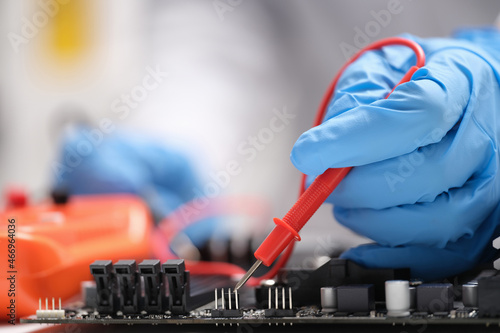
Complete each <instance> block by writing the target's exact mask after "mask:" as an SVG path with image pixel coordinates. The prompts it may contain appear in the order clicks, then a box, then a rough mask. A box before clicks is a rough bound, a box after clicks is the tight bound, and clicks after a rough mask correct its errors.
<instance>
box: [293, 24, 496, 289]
mask: <svg viewBox="0 0 500 333" xmlns="http://www.w3.org/2000/svg"><path fill="white" fill-rule="evenodd" d="M403 37H407V38H410V39H413V40H415V41H417V42H418V43H419V44H420V45H421V46H422V48H423V49H424V51H425V54H426V58H427V59H426V60H427V62H426V66H425V67H423V68H421V69H419V70H418V71H417V72H415V73H414V75H413V77H412V79H411V81H410V82H408V83H404V84H402V85H400V86H399V87H397V88H396V89H395V91H394V92H393V93H392V94H391V95H390V97H389V98H388V99H387V100H384V97H385V96H386V95H387V94H388V93H389V92H390V91H391V89H392V87H393V86H394V85H395V84H397V83H398V82H399V80H400V78H401V77H402V76H403V74H404V73H405V72H406V71H407V70H408V69H409V67H410V66H411V65H413V64H414V63H415V56H414V55H413V53H412V51H411V50H409V49H407V48H404V47H386V48H384V49H383V50H381V51H373V52H368V53H366V54H364V55H363V56H362V57H361V58H360V59H359V60H358V61H356V62H355V63H354V64H352V65H351V66H349V67H348V68H347V70H346V71H345V72H344V74H343V75H342V77H341V79H340V81H339V83H338V86H337V91H336V93H335V96H334V99H333V100H332V101H331V102H330V105H329V108H328V113H327V115H326V117H325V121H324V122H323V124H321V125H320V126H317V127H315V128H312V129H310V130H309V131H307V132H305V133H304V134H302V136H301V137H300V138H299V139H298V140H297V142H296V144H295V146H294V148H293V150H292V154H291V160H292V162H293V164H294V165H295V166H296V167H297V168H298V169H299V170H300V171H302V172H304V173H306V174H307V175H311V176H314V175H319V174H321V173H323V172H324V171H325V170H326V169H327V168H338V167H347V166H354V168H353V169H352V171H351V172H350V173H349V174H348V175H347V177H346V178H345V179H344V180H343V181H342V182H341V183H340V185H339V186H338V188H337V189H336V190H335V191H334V192H333V193H332V195H331V196H330V198H329V199H328V201H329V202H331V203H333V204H334V214H335V217H336V218H337V220H338V221H339V222H340V223H341V224H343V225H345V226H347V227H349V228H350V229H352V230H354V231H356V232H357V233H359V234H362V235H364V236H367V237H369V238H371V239H372V240H374V241H375V242H376V243H375V244H368V245H362V246H359V247H357V248H353V249H350V250H348V251H346V252H344V253H343V255H342V257H343V258H347V259H351V260H353V261H356V262H358V263H360V264H362V265H365V266H367V267H373V268H383V267H387V268H388V267H392V268H398V267H410V268H411V273H412V276H413V277H420V278H423V279H424V280H433V279H439V278H444V277H447V276H451V275H453V274H458V273H460V272H463V271H465V270H467V269H470V268H472V267H473V266H474V265H476V264H477V263H478V262H479V261H482V260H491V258H492V255H494V253H495V252H494V250H493V248H492V246H491V240H492V238H493V237H494V236H498V235H499V231H500V228H499V225H500V208H499V202H500V175H499V163H500V162H499V158H500V156H499V152H498V144H499V143H500V88H499V80H500V75H499V70H500V62H499V61H500V34H499V32H498V31H497V30H493V29H491V30H474V31H471V30H469V31H463V32H459V33H458V34H457V35H456V36H455V38H454V39H419V38H416V37H413V36H408V35H405V36H403ZM311 178H313V177H309V181H311Z"/></svg>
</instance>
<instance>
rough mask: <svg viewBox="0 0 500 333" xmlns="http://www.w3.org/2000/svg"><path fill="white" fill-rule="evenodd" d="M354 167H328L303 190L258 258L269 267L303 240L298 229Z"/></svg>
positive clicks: (260, 251)
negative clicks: (285, 250) (288, 248)
mask: <svg viewBox="0 0 500 333" xmlns="http://www.w3.org/2000/svg"><path fill="white" fill-rule="evenodd" d="M418 68H419V67H418V66H413V67H411V68H410V70H408V72H406V74H405V75H404V76H403V78H402V79H401V81H399V83H398V84H397V85H395V86H394V88H393V89H392V91H391V92H390V93H389V94H387V96H386V97H385V98H387V97H389V95H390V94H391V93H392V92H393V91H394V89H396V87H397V86H399V85H400V84H401V83H404V82H408V81H410V79H411V77H412V75H413V73H415V71H416V70H417V69H418ZM351 169H352V167H347V168H338V169H328V170H326V171H325V172H324V173H323V174H322V175H320V176H318V177H317V178H316V179H315V180H314V182H313V183H312V184H311V186H309V187H308V188H307V190H305V191H304V193H302V195H301V196H300V197H299V199H298V200H297V202H296V203H295V205H293V207H292V208H291V209H290V210H289V211H288V213H287V214H286V215H285V217H284V218H283V220H280V219H278V218H274V223H275V224H276V226H275V227H274V229H273V230H272V231H271V233H270V234H269V235H268V236H267V237H266V239H265V240H264V242H263V243H262V244H261V245H260V246H259V248H258V249H257V251H255V253H254V255H255V258H257V259H258V260H261V261H262V263H263V264H264V265H266V266H270V265H271V264H272V263H273V262H274V260H276V258H277V257H278V256H279V255H280V254H281V252H283V250H284V249H285V248H286V247H287V246H288V245H289V244H290V243H291V242H292V241H294V240H297V241H300V236H299V231H300V230H301V229H302V227H303V226H304V225H305V224H306V223H307V221H309V219H310V218H311V216H313V214H314V213H315V212H316V211H317V210H318V208H319V207H320V206H321V205H322V204H323V202H324V201H325V200H326V198H328V196H329V195H330V194H331V193H332V192H333V190H334V189H335V188H336V187H337V185H338V184H339V183H340V181H341V180H342V179H344V177H345V176H346V175H347V174H348V173H349V171H351Z"/></svg>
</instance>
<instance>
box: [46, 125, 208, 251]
mask: <svg viewBox="0 0 500 333" xmlns="http://www.w3.org/2000/svg"><path fill="white" fill-rule="evenodd" d="M89 130H90V129H88V128H83V127H81V128H78V129H77V131H74V133H71V134H70V135H67V136H66V137H65V138H64V140H63V143H62V149H61V156H60V158H59V162H58V164H57V165H56V168H55V170H54V171H55V173H56V174H55V176H56V177H55V178H56V179H55V187H56V188H64V189H67V190H68V191H69V193H70V194H103V193H131V194H135V195H138V196H140V197H142V198H143V199H144V200H145V201H146V203H147V204H148V205H149V207H150V209H151V211H152V213H153V216H154V218H155V220H156V221H159V220H161V219H163V218H164V217H166V216H167V215H168V214H169V213H171V212H172V211H173V210H175V209H177V208H179V207H180V206H181V205H182V204H183V203H186V202H188V201H191V200H192V199H194V197H195V192H194V189H195V188H197V187H198V186H199V185H200V184H199V181H198V178H197V177H196V175H195V172H194V170H193V168H192V167H191V163H190V161H189V160H188V158H187V157H186V156H185V155H184V153H181V152H180V151H176V150H174V149H168V148H166V147H164V146H163V145H162V144H160V143H159V142H157V141H155V140H153V139H150V138H147V137H144V136H141V135H138V134H134V133H131V132H126V131H120V130H116V131H115V132H113V133H111V134H108V135H106V136H105V137H104V138H102V140H101V141H99V142H98V143H97V144H92V143H91V141H90V140H89V135H88V133H89ZM85 133H87V134H85ZM88 147H90V149H88V151H89V152H90V153H89V154H87V153H86V152H87V150H86V149H87V148H88ZM57 166H58V167H57ZM214 223H215V222H214V221H204V222H203V223H200V224H198V223H197V224H196V225H193V226H192V227H188V228H187V229H186V230H185V231H184V232H185V233H186V234H187V235H188V236H189V237H190V238H191V240H192V242H193V243H194V244H195V245H202V244H203V242H205V241H206V240H208V239H209V238H210V236H211V234H212V230H213V229H214Z"/></svg>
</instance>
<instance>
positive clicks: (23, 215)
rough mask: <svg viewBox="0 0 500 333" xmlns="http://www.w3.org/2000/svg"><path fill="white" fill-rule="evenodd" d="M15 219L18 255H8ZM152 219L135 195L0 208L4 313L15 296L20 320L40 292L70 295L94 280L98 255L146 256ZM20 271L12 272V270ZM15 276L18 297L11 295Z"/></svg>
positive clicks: (1, 315) (33, 306) (0, 280)
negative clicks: (92, 268) (92, 267)
mask: <svg viewBox="0 0 500 333" xmlns="http://www.w3.org/2000/svg"><path fill="white" fill-rule="evenodd" d="M12 219H15V234H14V240H15V242H14V245H15V260H14V262H13V265H14V266H13V267H11V266H10V265H11V263H12V262H9V261H8V259H9V258H8V244H12V241H9V240H10V239H12V237H9V236H8V234H9V233H8V229H9V228H10V229H9V230H11V229H12V227H8V225H9V224H11V225H12V224H13V223H9V220H11V221H12ZM152 226H153V224H152V220H151V217H150V213H149V209H148V207H147V206H146V205H145V203H143V202H142V200H141V199H139V198H137V197H135V196H132V195H121V194H120V195H99V196H97V195H95V196H74V197H72V198H70V200H69V202H68V203H66V204H59V205H56V204H53V203H52V202H45V203H42V204H38V205H34V206H23V205H19V206H17V207H10V208H7V209H6V210H5V211H2V212H0V230H1V231H0V257H1V260H0V262H1V265H0V267H1V268H0V274H1V278H0V290H1V291H2V292H1V293H0V308H1V309H2V311H0V318H2V319H8V320H10V319H11V318H10V317H9V316H8V314H9V311H8V309H7V307H8V306H9V305H10V304H11V303H10V302H11V299H14V300H15V314H16V320H18V319H19V318H20V317H22V316H26V315H29V314H32V313H33V312H34V310H35V309H37V308H38V299H39V297H43V298H44V297H49V298H52V297H55V298H56V299H58V298H59V297H60V298H61V299H62V300H63V301H64V300H65V299H68V298H69V297H72V296H74V295H76V294H78V292H79V290H80V282H81V281H85V280H92V276H91V275H90V270H89V265H90V264H91V263H92V262H93V261H94V260H96V259H100V258H102V259H111V260H119V259H123V258H134V259H145V258H147V257H148V256H149V255H150V245H149V239H150V233H151V230H152V229H151V228H152ZM12 271H13V272H15V273H8V272H12ZM11 275H14V276H15V279H14V283H15V288H14V289H15V297H9V295H8V293H7V291H8V290H9V289H10V288H11V282H12V281H11V280H12V279H11V280H8V279H7V278H8V277H10V276H11Z"/></svg>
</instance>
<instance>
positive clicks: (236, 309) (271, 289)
mask: <svg viewBox="0 0 500 333" xmlns="http://www.w3.org/2000/svg"><path fill="white" fill-rule="evenodd" d="M90 270H91V272H92V274H93V276H94V279H95V283H88V284H87V285H86V287H85V288H84V295H83V300H82V302H78V303H75V304H70V305H68V306H66V307H65V308H64V309H62V308H59V309H55V307H54V301H53V300H52V309H50V308H49V300H48V299H46V300H45V302H44V303H45V309H43V307H42V303H43V302H42V300H41V301H40V308H39V309H38V310H37V311H36V312H37V313H36V315H32V316H29V317H26V318H22V319H21V322H22V323H45V324H48V323H50V324H104V325H110V324H126V325H137V324H148V325H198V326H199V325H211V326H240V325H249V327H259V326H262V325H264V326H268V325H271V326H276V325H277V326H293V325H295V326H302V325H318V326H319V325H390V326H406V327H412V328H414V329H415V328H419V327H428V326H434V325H447V326H456V325H468V326H469V327H470V325H473V326H476V327H477V326H483V327H485V326H486V327H491V326H493V327H500V276H498V275H497V271H496V270H493V269H491V270H484V271H482V272H481V273H480V274H479V275H478V276H477V277H475V278H474V279H472V280H470V281H468V282H467V283H464V284H460V283H458V282H457V281H455V283H450V282H449V281H442V282H439V283H432V284H429V283H422V282H421V281H418V280H412V279H410V278H409V270H407V269H377V270H374V269H366V268H363V267H361V266H359V265H357V264H355V263H353V262H350V261H348V260H342V259H331V260H330V261H328V262H326V263H325V264H324V265H322V266H321V267H319V268H317V269H314V270H300V269H299V270H288V271H283V272H282V273H281V274H280V276H279V278H278V280H277V281H273V282H271V281H266V283H263V284H262V285H260V286H259V287H244V288H243V289H242V290H241V292H240V293H237V292H234V291H232V290H231V289H230V288H231V287H232V285H233V284H234V281H230V280H228V279H224V278H220V277H201V278H200V277H196V276H193V277H191V276H190V275H189V272H188V271H187V270H186V268H185V266H184V261H183V260H169V261H167V262H165V263H163V264H160V262H159V261H158V260H145V261H143V262H142V263H140V264H139V265H137V264H136V263H135V261H134V260H120V261H118V262H117V263H115V264H113V263H112V262H111V261H96V262H94V263H93V264H92V265H91V266H90ZM214 287H215V288H214Z"/></svg>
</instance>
